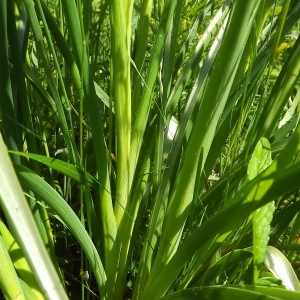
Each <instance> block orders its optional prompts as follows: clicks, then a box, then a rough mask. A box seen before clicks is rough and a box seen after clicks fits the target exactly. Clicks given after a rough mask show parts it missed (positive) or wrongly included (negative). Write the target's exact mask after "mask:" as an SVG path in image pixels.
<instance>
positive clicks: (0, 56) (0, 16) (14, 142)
mask: <svg viewBox="0 0 300 300" xmlns="http://www.w3.org/2000/svg"><path fill="white" fill-rule="evenodd" d="M7 31H8V28H7V2H6V1H1V4H0V32H1V35H0V36H1V37H0V44H1V45H2V46H1V49H0V94H1V97H2V99H1V101H0V107H1V115H2V124H3V125H2V126H3V129H4V131H3V133H4V136H5V140H6V143H7V146H8V147H9V149H11V150H16V151H18V150H21V149H22V140H21V135H20V130H19V128H18V126H17V122H16V112H17V111H16V110H15V109H16V103H14V101H13V94H12V85H11V80H10V69H9V57H8V36H7ZM12 159H13V160H14V162H17V163H20V158H18V157H17V156H15V155H12Z"/></svg>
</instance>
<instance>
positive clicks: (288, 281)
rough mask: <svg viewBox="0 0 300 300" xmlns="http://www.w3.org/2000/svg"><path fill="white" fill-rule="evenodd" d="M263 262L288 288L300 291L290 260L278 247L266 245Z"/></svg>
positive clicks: (299, 284)
mask: <svg viewBox="0 0 300 300" xmlns="http://www.w3.org/2000/svg"><path fill="white" fill-rule="evenodd" d="M264 264H265V265H266V266H267V267H268V269H269V270H270V271H271V272H272V273H273V275H274V276H275V277H277V278H278V279H280V280H281V281H282V283H283V284H284V285H285V287H286V288H287V289H288V290H291V291H300V283H299V280H298V278H297V275H296V274H295V272H294V270H293V268H292V266H291V264H290V262H289V261H288V259H287V258H286V257H285V255H284V254H283V253H282V252H281V251H279V250H278V249H276V248H274V247H272V246H268V247H267V251H266V256H265V259H264Z"/></svg>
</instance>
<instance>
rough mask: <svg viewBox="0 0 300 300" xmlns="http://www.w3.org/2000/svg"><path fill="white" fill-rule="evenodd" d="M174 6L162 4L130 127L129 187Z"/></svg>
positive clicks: (168, 0) (168, 1)
mask: <svg viewBox="0 0 300 300" xmlns="http://www.w3.org/2000/svg"><path fill="white" fill-rule="evenodd" d="M175 7H176V1H172V0H166V1H165V4H164V9H163V13H162V16H161V19H160V24H159V27H158V30H157V33H156V39H155V44H154V50H153V52H152V55H151V58H150V66H149V71H148V74H147V79H146V84H145V88H144V90H143V94H142V98H141V100H140V104H139V108H138V111H137V112H136V118H135V120H134V125H133V129H132V136H131V149H130V152H131V156H130V177H129V185H130V187H131V185H132V180H133V177H134V171H135V167H136V164H137V160H138V157H139V153H140V148H141V145H142V140H143V135H144V131H145V127H146V123H147V120H148V115H149V111H150V106H151V93H152V90H153V87H154V84H155V81H156V78H157V74H158V70H159V65H160V61H161V55H162V52H163V49H164V45H165V41H166V38H167V34H168V30H169V28H170V24H171V21H172V17H173V13H174V10H175Z"/></svg>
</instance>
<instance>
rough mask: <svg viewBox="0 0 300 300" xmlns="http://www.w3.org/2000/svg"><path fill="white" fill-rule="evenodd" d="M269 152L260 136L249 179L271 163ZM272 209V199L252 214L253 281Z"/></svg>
mask: <svg viewBox="0 0 300 300" xmlns="http://www.w3.org/2000/svg"><path fill="white" fill-rule="evenodd" d="M271 154H272V153H271V148H270V143H269V141H268V140H267V139H266V138H262V139H261V140H260V141H259V142H258V143H257V145H256V147H255V150H254V153H253V154H252V157H251V159H250V162H249V165H248V178H249V180H252V179H254V178H255V177H256V176H257V175H259V174H260V173H261V172H263V171H264V170H265V169H266V168H267V167H268V166H269V165H270V164H271V163H272V158H271ZM274 210H275V206H274V201H272V202H270V203H268V204H267V205H265V206H263V207H261V208H259V209H258V210H256V211H255V212H253V214H252V224H253V264H254V274H253V277H254V283H257V281H258V278H259V269H260V267H261V264H262V262H263V260H264V257H265V251H266V248H267V244H268V240H269V234H270V224H271V221H272V218H273V213H274Z"/></svg>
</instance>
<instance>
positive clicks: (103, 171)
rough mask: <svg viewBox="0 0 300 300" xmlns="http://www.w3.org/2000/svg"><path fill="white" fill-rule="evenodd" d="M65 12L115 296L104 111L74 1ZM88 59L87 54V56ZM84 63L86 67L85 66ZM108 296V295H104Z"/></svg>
mask: <svg viewBox="0 0 300 300" xmlns="http://www.w3.org/2000/svg"><path fill="white" fill-rule="evenodd" d="M62 3H63V7H64V15H65V17H66V20H67V24H68V26H69V34H70V36H71V39H72V43H73V47H74V48H73V49H74V55H75V60H76V62H77V64H78V66H79V69H80V68H82V72H83V82H82V85H83V89H84V109H85V112H86V113H87V115H88V119H89V121H90V127H91V131H92V133H93V143H94V148H95V150H94V151H95V155H96V163H97V169H98V176H99V184H100V185H99V194H100V199H99V206H100V207H101V211H100V214H101V217H102V224H103V236H104V253H105V270H106V273H107V274H106V275H107V283H106V287H107V289H106V290H107V293H108V295H107V297H108V298H109V299H110V298H111V297H112V295H111V293H112V292H113V290H114V287H115V280H116V274H117V271H116V265H117V264H118V256H119V248H118V247H117V245H116V242H115V238H116V222H115V216H114V212H113V207H112V197H111V189H110V179H109V172H108V153H107V150H106V146H105V139H104V134H103V127H102V126H103V125H102V122H101V120H102V114H101V111H100V110H99V108H98V105H97V102H96V94H95V87H94V82H93V79H92V75H91V70H90V66H89V64H88V62H84V63H83V62H82V61H81V59H82V51H83V49H82V46H83V45H82V41H83V38H82V36H81V29H80V20H79V16H78V13H77V8H76V4H75V1H63V2H62ZM84 58H85V59H87V55H85V56H84ZM82 66H83V67H82ZM104 297H105V296H104Z"/></svg>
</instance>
